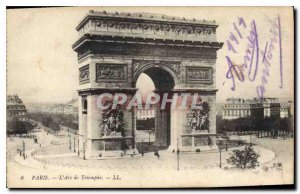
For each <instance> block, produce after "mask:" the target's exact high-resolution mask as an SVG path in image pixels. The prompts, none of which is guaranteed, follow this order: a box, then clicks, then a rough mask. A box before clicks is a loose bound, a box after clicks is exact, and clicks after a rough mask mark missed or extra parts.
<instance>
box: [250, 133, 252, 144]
mask: <svg viewBox="0 0 300 194" xmlns="http://www.w3.org/2000/svg"><path fill="white" fill-rule="evenodd" d="M251 140H252V133H250V147H252V143H251Z"/></svg>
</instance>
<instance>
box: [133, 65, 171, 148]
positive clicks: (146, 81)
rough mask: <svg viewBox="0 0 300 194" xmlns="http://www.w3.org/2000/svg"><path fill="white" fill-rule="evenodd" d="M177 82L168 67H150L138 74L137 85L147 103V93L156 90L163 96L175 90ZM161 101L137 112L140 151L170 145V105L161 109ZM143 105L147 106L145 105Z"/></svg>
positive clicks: (143, 100)
mask: <svg viewBox="0 0 300 194" xmlns="http://www.w3.org/2000/svg"><path fill="white" fill-rule="evenodd" d="M175 84H176V80H175V79H174V75H172V74H171V73H170V72H169V71H167V70H166V69H163V68H160V67H149V68H146V69H144V70H143V71H142V72H141V73H140V74H139V75H138V77H137V79H136V82H135V87H136V88H138V91H137V92H138V93H140V94H141V96H142V103H145V102H146V99H147V95H151V94H153V93H154V92H155V93H157V94H159V95H160V96H161V95H162V92H164V93H165V92H167V93H168V92H169V91H171V90H173V89H174V87H175ZM161 98H162V96H161ZM159 103H160V102H159ZM159 103H157V104H155V105H153V106H150V109H148V110H146V109H142V110H139V109H138V110H137V112H136V145H137V148H138V150H139V152H140V153H145V152H153V151H155V150H161V149H167V148H168V146H169V145H170V141H171V140H170V138H171V123H170V121H171V111H170V108H169V107H170V106H166V109H160V107H161V106H160V104H159ZM143 107H145V106H144V105H143Z"/></svg>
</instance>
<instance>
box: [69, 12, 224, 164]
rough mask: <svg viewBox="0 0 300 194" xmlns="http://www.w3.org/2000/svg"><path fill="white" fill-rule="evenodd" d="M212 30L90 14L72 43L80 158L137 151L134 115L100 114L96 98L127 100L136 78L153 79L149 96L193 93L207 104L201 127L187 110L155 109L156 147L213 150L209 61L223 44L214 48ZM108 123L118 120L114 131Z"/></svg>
mask: <svg viewBox="0 0 300 194" xmlns="http://www.w3.org/2000/svg"><path fill="white" fill-rule="evenodd" d="M217 27H218V25H217V24H216V23H215V22H214V21H205V20H203V21H199V20H195V19H193V20H188V19H185V18H176V17H169V16H165V15H155V14H145V13H134V14H130V13H114V14H112V13H106V12H105V11H104V12H95V11H90V12H89V13H88V14H87V15H86V16H85V17H84V18H83V20H82V21H81V22H80V23H79V25H78V26H77V27H76V30H77V31H78V33H79V36H80V37H79V39H78V40H77V41H76V42H75V43H74V44H73V49H74V51H76V52H77V54H78V64H79V66H78V68H79V89H78V94H79V146H78V149H79V151H78V153H79V154H80V156H81V157H84V158H87V159H89V158H97V157H110V156H117V157H119V156H124V155H126V154H134V153H137V150H136V149H135V148H136V142H135V130H136V109H134V108H133V109H130V110H126V109H124V108H122V107H118V108H117V109H116V110H107V111H103V110H100V109H99V108H97V99H98V97H99V95H101V94H103V93H111V94H115V93H125V94H126V95H127V96H128V98H129V99H130V98H132V97H133V96H134V94H135V93H136V91H137V89H136V81H137V79H138V77H139V75H140V74H142V73H145V74H147V75H148V76H149V77H150V78H151V79H152V80H153V82H154V85H155V88H156V89H155V92H156V93H157V94H162V93H163V92H165V91H167V92H168V93H169V94H170V95H172V94H174V93H177V94H179V96H180V94H181V93H190V94H198V95H199V96H200V97H201V99H202V101H203V102H204V103H205V104H206V105H207V107H206V109H207V115H206V119H207V124H206V125H205V127H202V128H201V129H197V128H196V127H195V126H193V124H191V122H190V121H191V120H192V119H193V117H194V116H195V115H196V114H197V113H195V112H191V111H189V110H170V109H164V110H160V109H157V110H156V114H155V133H156V134H155V136H156V140H155V141H156V142H155V143H156V145H157V146H158V147H168V148H169V149H170V150H174V149H176V148H177V147H179V149H180V150H182V151H198V150H197V149H199V150H200V151H202V150H207V149H215V148H216V92H217V89H216V76H215V75H216V74H215V72H216V58H217V50H218V49H220V48H221V47H222V45H223V43H220V42H217V39H216V29H217ZM111 119H115V120H117V122H119V125H116V126H117V127H116V126H115V128H114V129H110V125H108V124H107V123H108V122H109V120H111ZM118 128H119V130H118ZM105 130H106V131H105ZM107 131H108V132H109V133H108V132H107Z"/></svg>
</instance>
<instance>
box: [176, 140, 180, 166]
mask: <svg viewBox="0 0 300 194" xmlns="http://www.w3.org/2000/svg"><path fill="white" fill-rule="evenodd" d="M176 153H177V170H178V171H179V154H180V150H179V148H178V138H177V151H176Z"/></svg>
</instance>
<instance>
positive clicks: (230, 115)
mask: <svg viewBox="0 0 300 194" xmlns="http://www.w3.org/2000/svg"><path fill="white" fill-rule="evenodd" d="M283 110H285V111H289V110H290V109H287V108H285V109H284V108H281V105H280V103H279V100H278V98H262V99H258V98H253V99H242V98H228V99H227V100H226V103H225V104H224V105H223V107H222V118H223V119H228V120H231V119H238V118H243V117H257V118H266V117H281V118H282V117H283V116H284V115H289V114H290V113H283Z"/></svg>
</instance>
